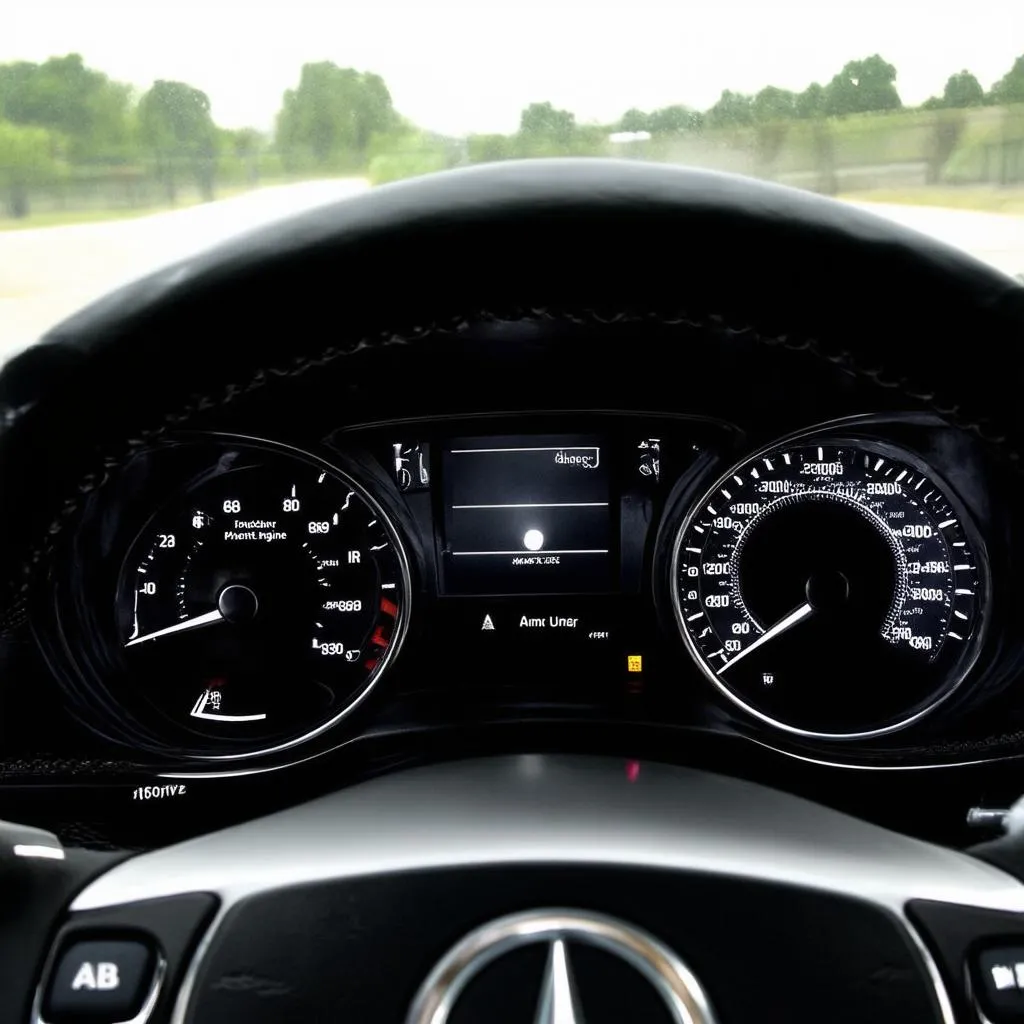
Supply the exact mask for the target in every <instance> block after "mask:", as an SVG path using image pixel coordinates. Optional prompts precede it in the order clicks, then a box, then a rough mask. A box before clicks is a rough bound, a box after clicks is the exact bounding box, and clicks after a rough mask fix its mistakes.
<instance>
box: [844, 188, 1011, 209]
mask: <svg viewBox="0 0 1024 1024" xmlns="http://www.w3.org/2000/svg"><path fill="white" fill-rule="evenodd" d="M841 198H842V199H854V200H856V201H858V202H863V203H895V204H897V205H899V206H936V207H940V208H941V209H944V210H973V211H975V212H980V213H1003V214H1016V215H1022V214H1024V188H981V187H971V186H964V187H952V186H949V185H937V186H922V187H921V188H903V189H884V188H879V189H866V190H864V191H861V192H850V193H847V194H845V195H843V196H841Z"/></svg>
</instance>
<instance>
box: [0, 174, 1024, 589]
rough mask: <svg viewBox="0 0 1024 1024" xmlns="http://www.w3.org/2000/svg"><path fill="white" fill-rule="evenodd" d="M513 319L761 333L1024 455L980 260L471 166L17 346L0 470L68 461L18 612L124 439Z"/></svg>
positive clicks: (629, 190) (708, 189) (658, 186)
mask: <svg viewBox="0 0 1024 1024" xmlns="http://www.w3.org/2000/svg"><path fill="white" fill-rule="evenodd" d="M516 317H542V318H569V319H587V318H590V319H594V320H602V319H611V320H614V319H622V318H636V319H638V320H648V319H653V320H662V321H668V322H672V321H687V322H692V323H696V324H702V325H707V326H709V327H715V328H718V329H725V330H729V331H745V332H749V333H751V334H753V335H754V336H756V337H758V338H761V339H763V340H765V341H767V342H770V343H776V344H785V345H789V346H794V347H802V348H807V349H809V350H810V351H812V352H815V353H817V354H818V355H820V356H821V357H822V358H824V359H828V360H832V361H835V362H838V363H840V364H841V365H843V366H844V367H847V368H849V369H850V370H851V371H853V372H856V373H860V374H865V375H868V376H870V377H872V378H874V379H876V380H877V381H878V382H879V383H880V384H882V385H884V386H887V387H892V388H898V389H900V390H901V391H902V392H904V393H905V394H906V395H907V396H908V397H912V398H914V399H917V400H922V401H924V402H926V403H928V404H930V405H932V406H933V407H934V408H936V409H937V410H938V411H940V412H942V413H943V414H944V415H946V416H947V417H949V418H950V419H951V420H953V421H954V422H956V423H959V424H960V425H962V426H965V427H967V428H969V429H972V430H975V431H977V432H979V433H980V434H982V435H983V436H985V437H986V438H988V439H989V440H991V441H993V442H994V443H996V444H997V445H998V446H999V448H1000V450H1001V452H1002V453H1003V454H1004V455H1005V456H1006V457H1007V458H1009V459H1012V460H1014V461H1017V460H1019V452H1020V451H1021V450H1022V448H1024V420H1022V416H1021V410H1020V406H1019V403H1018V401H1017V382H1018V379H1019V371H1018V362H1017V359H1016V346H1017V345H1019V344H1020V342H1021V340H1022V338H1024V288H1022V287H1021V286H1020V285H1018V284H1017V283H1016V282H1014V281H1013V280H1012V279H1010V278H1009V277H1007V276H1005V275H1003V274H1001V273H999V272H997V271H995V270H993V269H991V268H989V267H987V266H985V265H983V264H981V263H980V262H978V261H977V260H975V259H973V258H971V257H969V256H967V255H965V254H963V253H961V252H959V251H957V250H954V249H951V248H949V247H946V246H944V245H941V244H939V243H937V242H934V241H933V240H931V239H928V238H926V237H924V236H921V235H918V234H916V233H914V232H912V231H909V230H907V229H905V228H902V227H899V226H897V225H895V224H893V223H890V222H887V221H884V220H882V219H880V218H877V217H875V216H873V215H870V214H868V213H864V212H862V211H860V210H858V209H855V208H853V207H849V206H846V205H843V204H841V203H837V202H834V201H831V200H827V199H823V198H820V197H818V196H814V195H810V194H807V193H803V192H799V191H796V190H794V189H789V188H784V187H780V186H776V185H771V184H766V183H763V182H755V181H751V180H748V179H744V178H738V177H733V176H729V175H722V174H715V173H710V172H703V171H693V170H686V169H681V168H676V167H669V166H660V165H649V164H640V163H636V162H631V161H604V160H541V161H521V162H511V163H506V164H496V165H487V166H481V167H474V168H469V169H465V170H460V171H456V172H449V173H446V174H440V175H435V176H431V177H427V178H423V179H417V180H413V181H409V182H403V183H398V184H395V185H390V186H387V187H384V188H380V189H375V190H372V191H371V192H370V193H368V194H366V195H363V196H360V197H358V198H355V199H349V200H344V201H341V202H338V203H336V204H334V205H331V206H327V207H325V208H322V209H320V210H314V211H311V212H308V213H304V214H301V215H299V216H296V217H294V218H292V219H290V220H288V221H285V222H283V223H281V224H279V225H275V226H271V227H267V228H263V229H261V230H258V231H255V232H253V233H251V234H249V235H245V236H242V237H240V238H238V239H236V240H233V241H231V242H228V243H226V244H224V245H222V246H220V247H218V248H216V249H214V250H212V251H210V252H208V253H205V254H203V255H200V256H197V257H195V258H193V259H189V260H186V261H184V262H182V263H179V264H176V265H173V266H171V267H168V268H167V269H164V270H161V271H159V272H157V273H155V274H152V275H150V276H149V277H147V278H143V279H142V280H140V281H139V282H137V283H135V284H132V285H129V286H127V287H125V288H123V289H121V290H120V291H117V292H115V293H113V294H111V295H110V296H108V297H106V298H104V299H101V300H100V301H99V302H97V303H95V304H94V305H92V306H90V307H88V308H87V309H85V310H83V311H82V312H81V313H79V314H77V315H76V316H73V317H72V318H71V319H69V320H68V321H66V322H65V323H63V324H61V325H59V326H58V327H56V328H54V330H53V331H51V332H50V334H49V335H47V336H46V337H45V338H44V339H42V341H41V342H40V343H39V344H38V345H36V346H34V347H33V348H31V349H29V350H28V351H26V352H25V353H23V354H22V355H20V356H18V357H17V358H15V359H13V360H12V361H11V362H10V363H9V364H8V365H7V366H6V367H5V369H4V371H3V373H2V374H0V412H2V414H3V417H4V421H5V422H6V428H5V430H4V432H3V435H2V436H0V476H2V477H3V479H7V480H9V479H18V478H19V477H21V476H24V474H26V473H29V472H31V465H32V460H33V459H34V458H35V457H36V453H37V452H39V451H47V452H57V451H60V453H61V457H60V459H58V460H55V461H53V462H51V464H50V466H49V470H50V472H49V474H48V476H47V477H46V478H45V479H42V480H39V481H38V486H36V487H34V488H33V489H32V491H31V493H28V494H21V493H19V494H17V495H15V494H14V492H13V491H12V489H10V488H5V489H4V491H3V492H2V493H0V526H2V528H3V529H4V536H5V538H6V539H7V543H6V545H5V549H4V551H3V552H2V553H0V578H2V579H3V580H4V581H5V583H7V584H8V585H11V584H13V591H9V592H8V594H7V596H6V598H4V599H3V600H2V601H0V607H2V606H4V605H7V606H10V605H11V604H12V603H13V602H15V601H16V600H17V595H18V593H19V592H20V591H22V590H23V589H24V585H25V581H26V577H27V575H28V574H30V572H31V566H32V565H34V564H35V563H36V562H37V561H38V560H39V559H40V557H41V556H42V554H43V553H44V552H45V549H46V543H47V541H46V536H47V534H49V535H50V536H51V537H52V535H53V534H54V533H55V532H56V531H57V530H58V529H59V526H60V520H61V518H62V517H64V518H66V517H67V516H68V515H69V514H70V512H73V510H74V509H75V507H76V504H77V502H78V500H79V499H80V497H81V495H82V493H83V491H87V490H89V489H90V488H92V487H94V486H95V485H96V484H97V483H98V482H99V480H101V479H102V476H103V472H104V465H105V464H106V463H110V462H115V461H116V460H117V457H118V453H119V451H120V452H122V453H123V446H122V448H121V449H119V448H118V444H119V442H124V439H125V438H128V439H130V441H134V442H138V441H140V440H141V439H144V438H145V437H146V436H148V435H151V434H152V432H154V431H158V430H160V429H161V428H163V427H166V425H167V424H168V423H175V424H181V423H187V421H188V418H189V416H190V414H191V413H193V412H194V411H195V410H196V409H198V408H202V407H203V406H204V404H206V405H209V404H211V403H216V402H218V401H223V400H225V396H228V397H230V396H231V395H234V394H238V393H242V392H244V391H245V390H246V389H247V388H251V387H253V386H258V385H259V384H261V383H262V382H264V381H266V380H267V379H269V378H273V377H274V376H275V375H288V374H290V373H294V372H296V371H297V370H300V369H301V368H303V367H304V366H306V365H308V364H311V363H313V364H315V363H316V362H317V361H321V360H325V359H335V358H340V357H342V356H344V355H345V354H346V353H348V352H351V351H353V350H356V349H358V348H360V347H364V346H367V345H371V346H372V345H379V344H385V343H393V342H396V341H400V342H410V341H416V340H418V339H424V338H429V336H430V334H431V333H432V332H436V331H438V330H458V329H459V327H460V326H461V325H464V324H465V323H467V322H470V321H473V320H474V319H481V318H483V319H488V318H493V319H502V318H516ZM112 381H116V382H117V384H118V387H117V389H116V393H115V394H112V393H111V390H112V389H111V382H112ZM133 382H144V383H145V386H144V387H137V388H136V387H132V386H131V384H132V383H133ZM97 396H102V397H101V398H100V399H99V400H97ZM69 423H74V424H75V425H76V429H75V430H74V431H69V430H68V429H67V426H68V424H69Z"/></svg>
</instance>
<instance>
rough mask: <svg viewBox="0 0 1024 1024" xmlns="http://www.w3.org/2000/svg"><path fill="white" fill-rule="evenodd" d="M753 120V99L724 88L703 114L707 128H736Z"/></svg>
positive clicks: (751, 122)
mask: <svg viewBox="0 0 1024 1024" xmlns="http://www.w3.org/2000/svg"><path fill="white" fill-rule="evenodd" d="M753 122H754V101H753V100H752V99H751V98H750V97H749V96H745V95H743V93H739V92H731V91H730V90H729V89H726V90H725V91H724V92H723V93H722V95H721V96H719V97H718V101H717V102H716V103H715V105H714V106H713V107H712V108H711V109H710V110H709V111H708V112H707V114H706V115H705V123H706V124H707V126H708V127H709V128H738V127H743V126H744V125H748V124H753Z"/></svg>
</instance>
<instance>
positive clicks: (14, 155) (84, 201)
mask: <svg viewBox="0 0 1024 1024" xmlns="http://www.w3.org/2000/svg"><path fill="white" fill-rule="evenodd" d="M1022 45H1024V40H1022ZM295 78H296V81H295V85H294V87H293V88H291V89H288V90H286V91H285V93H284V94H283V96H282V97H281V101H280V106H279V109H278V111H277V114H276V117H275V119H274V124H273V127H272V128H270V129H260V128H257V127H241V128H228V127H224V126H222V125H219V124H218V123H217V120H216V117H215V111H214V110H213V108H212V105H211V103H210V98H209V96H208V95H207V94H206V92H204V91H203V88H202V83H201V82H183V81H170V80H164V79H160V80H157V81H155V82H153V84H152V85H150V86H149V88H147V89H145V90H139V89H138V88H137V87H134V86H132V85H129V84H127V83H125V82H119V81H117V80H116V79H115V78H113V77H111V76H110V75H108V74H107V73H106V72H105V71H104V70H103V69H102V68H99V67H94V66H92V65H90V64H89V63H88V62H87V61H86V59H85V58H84V57H83V56H82V55H81V54H77V53H71V54H65V55H61V56H55V57H51V58H49V59H48V60H45V61H42V62H39V63H35V62H31V61H14V62H9V63H5V64H0V188H2V215H3V219H4V221H5V223H4V225H3V226H5V227H17V226H19V225H18V222H19V221H20V222H25V224H32V225H40V224H50V223H64V222H69V221H73V220H82V219H91V218H94V217H104V216H119V215H132V214H137V213H139V212H143V211H146V210H151V209H154V208H158V207H173V206H176V205H182V204H188V203H195V202H208V201H210V200H213V199H215V198H217V197H222V196H225V195H229V194H232V193H237V192H239V191H241V190H245V189H251V188H255V187H257V186H260V185H266V184H273V183H280V182H285V181H295V180H301V179H308V178H323V177H328V176H341V175H358V176H365V177H366V178H368V179H369V181H370V182H371V183H373V184H379V183H382V182H387V181H393V180H395V179H398V178H404V177H410V176H412V175H417V174H426V173H429V172H431V171H438V170H443V169H444V168H448V167H457V166H460V165H463V164H472V163H482V162H486V161H494V160H509V159H516V158H522V157H538V156H626V157H634V158H638V159H644V160H659V161H664V162H667V163H679V164H689V165H693V166H699V167H710V168H717V169H720V170H727V171H735V172H738V173H741V174H748V175H754V176H757V177H761V178H768V179H772V180H775V181H780V182H783V183H785V184H790V185H796V186H799V187H802V188H808V189H813V190H814V191H817V192H822V193H825V194H827V195H839V194H864V193H868V194H870V195H871V197H872V198H875V199H883V200H884V199H887V198H892V199H899V200H900V201H917V202H926V201H928V200H932V201H935V202H937V203H939V204H941V205H952V206H960V207H969V208H978V209H988V210H995V211H1013V212H1022V213H1024V53H1022V54H1021V56H1019V57H1018V58H1017V59H1016V60H1015V62H1014V63H1013V65H1012V66H1010V67H1008V68H1007V69H1006V73H1005V74H1004V75H1003V76H1002V77H1001V78H1000V79H998V80H997V81H996V82H994V83H992V84H991V85H990V86H989V87H988V88H985V87H984V86H983V85H982V83H981V82H980V81H979V80H978V78H977V77H976V76H975V75H974V74H973V73H972V72H971V71H970V69H967V68H965V69H961V70H958V71H953V72H951V74H950V75H949V77H948V79H947V80H946V82H945V83H944V85H943V87H942V89H941V91H939V92H937V93H936V95H934V96H932V97H930V98H928V99H927V100H925V101H924V102H923V103H920V104H918V105H916V106H912V105H907V104H905V103H904V102H903V100H902V98H901V96H900V91H899V69H898V68H897V67H896V66H895V65H894V64H891V63H889V62H888V61H887V60H885V58H884V57H883V56H882V55H879V54H870V55H866V56H864V57H862V58H858V59H855V60H851V61H849V62H847V63H846V64H845V65H844V66H843V67H841V68H837V69H836V72H835V75H834V76H833V77H832V78H831V79H830V80H828V81H825V82H811V83H809V84H808V85H807V87H806V88H805V89H803V90H802V91H799V92H794V91H792V90H790V89H784V88H780V87H778V86H775V85H772V84H771V83H765V85H764V86H763V87H762V88H761V89H760V90H758V91H757V92H755V93H745V92H741V91H738V90H732V89H724V90H723V91H722V93H721V95H720V96H719V98H718V99H717V100H716V101H715V103H713V104H712V105H711V106H709V107H707V108H705V109H695V108H693V107H690V106H688V105H686V104H684V103H673V104H670V105H668V106H664V107H660V108H657V109H649V110H643V109H640V108H638V107H630V108H628V109H624V110H623V111H622V113H621V115H620V116H619V117H618V118H616V119H615V120H614V121H611V122H608V123H603V124H598V123H592V122H583V121H581V120H580V119H579V118H578V117H577V115H576V113H575V112H574V111H572V110H567V109H563V108H560V107H559V106H557V105H556V104H554V103H552V102H551V101H550V100H544V99H538V100H537V101H535V102H532V103H529V104H528V105H526V106H525V107H524V108H523V109H522V112H521V114H520V116H519V124H518V128H517V129H516V130H515V131H513V132H509V133H507V134H500V133H480V134H477V133H469V134H466V135H461V136H450V135H443V134H439V133H438V132H435V131H430V130H429V129H427V128H425V127H422V126H419V125H416V124H414V123H413V122H412V121H411V120H409V119H408V118H407V117H403V116H402V114H401V113H400V112H399V111H398V110H396V109H395V105H394V103H393V100H392V96H391V93H390V91H389V89H388V83H387V81H386V80H385V79H384V78H383V77H382V76H381V75H379V74H376V73H375V72H373V71H372V70H365V69H356V68H350V67H341V66H339V65H338V64H336V63H334V62H332V61H313V62H310V63H307V64H304V65H303V66H302V67H301V68H299V69H297V72H296V76H295Z"/></svg>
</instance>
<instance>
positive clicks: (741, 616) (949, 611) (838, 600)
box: [672, 441, 986, 739]
mask: <svg viewBox="0 0 1024 1024" xmlns="http://www.w3.org/2000/svg"><path fill="white" fill-rule="evenodd" d="M983 557H984V556H983V552H982V551H981V547H980V542H979V541H978V540H977V539H976V535H975V533H974V530H973V529H972V527H971V524H970V523H969V522H968V521H967V517H966V514H965V512H964V510H963V509H961V508H960V507H959V505H958V504H957V503H956V501H955V499H954V498H953V497H952V496H951V495H950V493H949V492H948V489H947V488H946V487H945V486H944V485H943V484H941V483H940V482H939V481H938V480H937V479H935V477H934V476H933V475H932V474H931V473H930V472H926V471H923V470H922V469H920V468H918V467H917V466H916V465H914V464H912V461H911V460H910V457H909V456H904V455H900V454H897V453H894V452H893V451H892V450H891V449H888V448H887V447H885V446H882V445H877V444H875V443H874V442H867V441H850V442H839V441H836V442H834V443H828V444H816V443H815V444H795V445H793V446H788V447H787V446H782V447H777V448H773V449H771V450H769V451H766V452H763V453H761V454H759V455H757V456H755V457H753V458H751V459H748V460H747V461H746V462H744V463H742V464H741V465H739V466H737V467H735V468H734V469H733V470H731V471H730V472H729V474H728V475H727V476H725V477H723V478H722V479H721V480H720V481H719V482H718V483H717V484H716V485H715V487H714V488H713V489H712V490H711V491H710V492H709V493H708V494H707V495H706V496H705V497H704V498H703V499H702V500H701V502H700V503H699V504H698V505H697V506H696V507H695V508H694V510H693V511H692V512H691V513H690V515H689V516H688V517H687V519H686V521H685V522H684V524H683V526H682V528H681V529H680V531H679V534H678V536H677V538H676V543H675V548H674V553H673V561H672V575H673V581H674V587H673V599H674V604H675V612H676V617H677V621H678V624H679V628H680V630H681V631H682V634H683V637H684V639H685V641H686V643H687V646H688V647H689V649H690V651H691V653H692V654H693V656H694V657H695V658H696V660H697V662H698V663H699V664H700V666H701V668H702V669H703V671H704V673H705V674H706V675H707V676H708V677H709V678H710V679H711V681H712V682H713V683H714V684H715V685H716V686H717V687H718V688H719V689H720V690H721V691H722V692H723V693H724V694H725V695H726V696H728V697H729V698H730V699H731V700H733V701H734V702H735V703H737V704H739V705H740V706H741V707H743V708H745V709H746V710H747V711H749V712H751V713H752V714H754V715H756V716H757V717H759V718H761V719H762V720H765V721H768V722H770V723H772V724H773V725H776V726H778V727H780V728H782V729H786V730H788V731H790V732H794V733H800V734H803V735H808V736H819V737H828V738H837V739H838V738H862V737H866V736H871V735H877V734H881V733H885V732H889V731H892V730H895V729H898V728H901V727H903V726H905V725H908V724H910V723H911V722H913V721H915V720H916V719H918V718H920V717H921V716H922V715H924V714H925V713H927V712H928V711H929V710H930V709H931V708H933V707H935V706H936V705H937V704H938V703H939V702H940V701H941V700H943V699H944V698H945V697H947V696H948V695H949V694H950V693H951V692H952V691H953V689H954V688H955V687H956V686H957V685H958V684H959V683H960V681H961V680H962V679H963V678H964V676H965V674H966V673H967V671H968V670H969V668H970V666H971V664H972V663H973V661H974V658H975V654H976V650H977V641H978V638H979V635H980V631H981V630H980V626H981V613H982V610H983V607H984V599H985V595H986V571H985V564H984V560H983Z"/></svg>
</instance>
